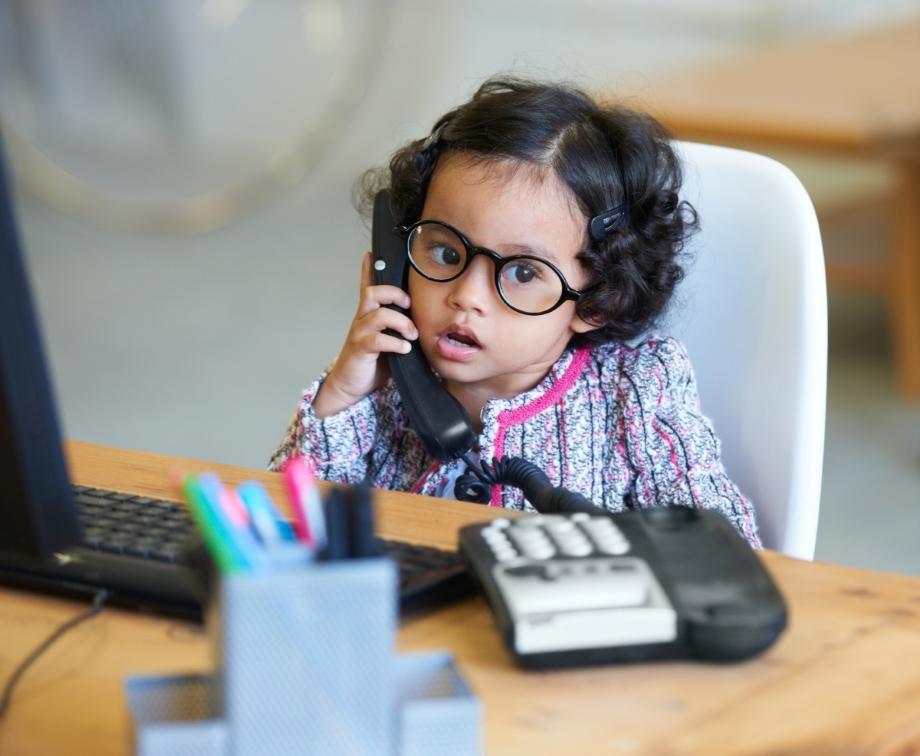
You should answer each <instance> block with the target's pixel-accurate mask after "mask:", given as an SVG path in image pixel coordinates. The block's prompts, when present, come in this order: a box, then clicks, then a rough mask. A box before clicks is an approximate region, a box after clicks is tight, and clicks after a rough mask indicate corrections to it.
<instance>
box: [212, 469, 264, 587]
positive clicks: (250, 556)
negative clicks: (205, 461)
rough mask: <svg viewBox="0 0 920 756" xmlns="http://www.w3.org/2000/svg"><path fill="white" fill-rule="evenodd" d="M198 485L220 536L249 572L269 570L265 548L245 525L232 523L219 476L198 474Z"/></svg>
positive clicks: (224, 490) (258, 572)
mask: <svg viewBox="0 0 920 756" xmlns="http://www.w3.org/2000/svg"><path fill="white" fill-rule="evenodd" d="M198 486H199V488H200V490H201V492H202V493H203V494H204V497H205V499H206V501H207V504H208V507H209V508H210V509H211V510H212V511H213V514H214V520H215V521H216V523H217V526H218V530H219V532H220V534H221V537H222V538H223V539H224V540H225V541H227V542H229V543H230V544H232V547H233V549H234V550H235V551H236V553H237V554H239V555H240V556H241V558H242V561H243V563H244V564H245V565H246V568H247V569H248V571H249V572H253V573H257V574H261V573H265V572H268V571H269V570H271V568H272V565H271V562H269V560H268V556H267V555H266V553H265V549H264V548H263V547H262V545H261V544H260V543H259V542H258V541H257V540H256V538H255V536H254V535H253V534H252V531H250V529H249V528H248V527H247V526H245V525H244V526H242V527H241V526H239V525H236V524H234V521H233V515H232V513H230V512H228V511H227V509H226V496H225V494H226V489H225V488H224V484H223V483H222V482H221V480H220V478H219V477H218V476H217V475H215V474H214V473H203V474H201V475H199V476H198Z"/></svg>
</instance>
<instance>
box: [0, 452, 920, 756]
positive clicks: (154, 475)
mask: <svg viewBox="0 0 920 756" xmlns="http://www.w3.org/2000/svg"><path fill="white" fill-rule="evenodd" d="M68 457H69V461H70V467H71V473H72V476H73V479H74V481H75V482H77V483H82V484H85V485H95V486H103V487H108V488H113V489H117V490H123V491H128V492H133V493H138V494H144V495H149V496H160V497H164V498H165V497H171V494H170V489H169V486H168V484H167V483H166V481H167V480H168V475H169V471H170V470H172V469H183V470H202V469H211V470H215V471H217V472H218V473H219V474H221V475H222V476H223V477H224V478H225V479H226V480H228V481H230V482H238V481H241V480H244V479H249V478H258V479H260V480H262V481H264V482H265V483H266V484H267V486H268V488H269V489H270V491H271V492H272V493H273V495H276V496H277V499H278V500H279V501H283V495H282V490H281V487H280V485H279V480H278V478H277V476H275V475H271V474H269V473H265V472H260V471H253V470H246V469H241V468H235V467H228V466H225V465H218V464H209V463H202V462H194V461H191V460H182V459H177V458H170V457H164V456H161V455H154V454H144V453H140V452H131V451H124V450H119V449H111V448H107V447H100V446H93V445H89V444H81V443H70V444H69V445H68ZM377 510H378V526H379V527H378V530H379V531H380V533H381V534H382V535H383V536H385V537H388V538H399V539H404V540H410V541H415V542H419V543H427V544H431V545H434V546H441V547H453V546H454V545H455V535H456V531H457V528H458V527H459V526H460V525H462V524H465V523H468V522H475V521H478V520H481V519H483V518H485V517H489V516H494V515H496V514H498V512H494V511H490V510H489V509H487V508H483V507H480V506H476V505H472V504H463V503H460V502H448V501H441V500H433V499H425V498H422V497H418V496H412V495H408V494H398V493H392V492H381V493H380V495H379V498H378V505H377ZM763 558H764V561H765V563H766V564H767V566H768V567H769V569H770V571H771V572H772V573H773V575H774V576H775V578H776V580H777V581H778V583H779V585H780V586H781V588H782V591H783V593H784V594H785V596H786V599H787V601H788V603H789V607H790V625H789V628H788V630H787V631H786V633H785V634H784V635H783V636H782V638H781V639H780V641H779V642H778V643H777V644H776V645H775V646H774V647H773V648H771V649H770V650H769V651H768V652H767V653H765V654H764V655H762V656H761V657H759V658H757V659H755V660H753V661H749V662H746V663H743V664H734V665H726V666H718V665H706V664H691V663H659V664H644V665H633V666H620V667H615V666H609V667H597V668H591V669H579V670H569V671H561V672H540V673H534V672H522V671H520V670H518V669H517V668H515V667H514V665H513V664H512V662H511V660H510V659H509V657H508V655H507V654H506V653H505V651H504V648H503V646H502V642H501V640H500V639H499V637H498V634H497V633H496V630H495V627H494V625H493V623H492V619H491V615H490V614H489V611H488V609H487V607H486V605H485V603H484V602H483V601H482V600H481V599H479V598H473V599H468V600H465V601H462V602H460V603H457V604H455V605H453V606H452V607H450V608H447V609H443V610H441V611H438V612H436V613H433V614H429V615H427V616H424V617H420V618H417V619H414V620H411V621H409V622H405V623H403V624H402V626H401V628H400V632H399V638H398V645H399V648H400V650H403V651H420V650H433V649H442V648H443V649H449V650H450V651H452V652H453V653H454V655H455V656H456V658H457V660H458V662H459V665H460V667H461V668H462V670H463V673H464V675H465V676H466V677H467V679H468V680H469V682H470V683H471V685H472V687H473V689H474V690H475V691H476V693H477V694H478V695H479V697H480V698H481V700H482V702H483V704H484V712H485V723H484V724H485V727H484V745H485V752H486V753H489V754H513V753H520V754H536V753H560V754H562V753H566V754H568V753H575V754H582V753H584V754H599V753H630V754H632V753H643V754H644V753H656V754H662V753H667V754H691V753H692V754H745V753H747V754H750V753H801V754H820V753H835V754H869V753H872V754H892V755H893V754H904V753H913V752H918V751H920V664H918V661H917V660H918V659H920V578H913V577H906V576H897V575H888V574H883V573H876V572H866V571H863V570H856V569H850V568H846V567H839V566H834V565H829V564H819V563H812V562H803V561H799V560H796V559H791V558H788V557H784V556H782V555H780V554H776V553H771V552H764V553H763ZM84 607H85V603H84V604H80V603H77V602H74V601H68V600H63V599H54V598H48V597H43V596H37V595H30V594H27V593H21V592H17V591H13V590H9V589H0V637H2V638H3V643H2V644H0V680H4V681H5V680H6V678H7V677H8V675H9V674H10V672H11V671H12V669H13V668H14V666H15V665H16V664H17V663H18V662H19V661H20V660H21V659H22V658H24V657H25V656H26V655H27V654H28V653H29V652H30V651H31V650H32V649H33V648H34V646H35V645H36V643H37V642H38V641H39V640H40V639H42V638H44V637H45V636H46V635H47V634H48V633H49V632H50V631H51V630H52V629H54V628H55V627H57V626H58V625H60V624H61V623H62V622H64V621H65V620H66V619H69V618H70V617H72V616H74V615H75V614H76V613H77V612H78V611H81V610H82V609H83V608H84ZM208 665H209V646H208V641H207V637H206V635H205V634H204V631H203V630H202V629H201V628H199V627H196V626H194V625H191V624H187V623H183V622H178V621H172V620H168V619H163V618H160V617H153V616H144V615H140V614H134V613H130V612H127V611H121V610H118V609H115V608H106V609H104V611H103V613H102V614H101V615H100V616H99V617H97V618H94V619H92V620H90V621H88V622H87V623H85V624H82V625H80V626H79V627H77V628H75V629H74V630H73V631H71V632H70V633H68V634H67V635H65V636H64V637H63V638H62V639H61V640H59V641H58V642H57V643H56V644H55V645H54V646H53V647H52V648H51V649H50V650H49V651H47V652H46V653H45V655H44V656H42V657H41V659H40V660H39V661H38V662H37V663H36V665H35V666H34V667H33V668H32V669H30V671H29V672H28V673H27V675H26V676H25V677H24V678H23V679H22V681H21V683H20V686H19V688H18V689H17V691H16V694H15V695H14V697H13V701H12V706H11V708H10V710H9V712H8V713H7V716H6V718H5V720H4V721H2V722H0V753H2V754H11V755H15V756H36V755H37V754H42V755H43V756H44V755H46V754H63V753H70V754H94V755H95V756H108V755H111V756H114V755H115V754H125V753H128V752H129V745H130V743H129V722H128V715H127V710H126V705H125V701H124V693H123V689H122V680H123V678H124V677H125V676H126V675H129V674H137V673H143V674H169V673H178V672H187V671H201V670H206V669H208V668H209V667H208Z"/></svg>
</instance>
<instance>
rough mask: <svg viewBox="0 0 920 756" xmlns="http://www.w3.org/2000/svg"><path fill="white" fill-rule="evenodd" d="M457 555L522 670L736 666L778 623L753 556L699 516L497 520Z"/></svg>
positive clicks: (718, 521)
mask: <svg viewBox="0 0 920 756" xmlns="http://www.w3.org/2000/svg"><path fill="white" fill-rule="evenodd" d="M460 550H461V552H462V554H463V555H464V557H465V558H466V559H467V562H468V564H469V568H470V571H471V572H472V573H473V574H474V576H475V577H476V579H477V580H478V581H479V583H480V584H481V585H482V587H483V590H484V591H485V594H486V597H487V599H488V601H489V603H490V605H491V607H492V610H493V612H494V614H495V618H496V622H497V624H498V627H499V629H500V631H501V633H502V636H503V637H504V641H505V643H506V645H507V647H508V650H509V651H510V652H511V654H512V655H513V656H514V658H515V660H516V661H517V662H518V663H519V664H520V665H521V666H525V667H531V668H553V667H568V666H576V665H588V664H601V663H610V662H633V661H648V660H654V659H699V660H706V661H718V662H731V661H740V660H743V659H747V658H749V657H751V656H754V655H756V654H758V653H760V652H762V651H764V650H765V649H766V648H768V647H769V646H770V645H772V644H773V642H774V641H775V640H776V639H777V638H778V637H779V635H780V633H782V631H783V629H784V628H785V626H786V605H785V603H784V601H783V598H782V596H781V595H780V593H779V591H778V589H777V588H776V585H775V584H774V583H773V580H772V579H771V578H770V575H769V573H767V571H766V569H765V568H764V567H763V565H762V564H761V562H760V559H759V558H758V557H757V555H756V553H755V552H754V551H753V550H752V549H751V547H750V546H749V545H748V544H747V543H746V542H745V541H744V540H743V539H742V538H741V536H740V535H738V533H737V532H735V530H734V528H733V527H732V525H731V524H730V523H729V522H728V520H727V519H726V518H725V517H723V516H722V515H721V514H719V513H717V512H712V511H709V510H698V509H688V508H681V507H670V508H657V509H648V510H637V511H631V512H622V513H616V514H612V513H606V512H603V511H601V510H598V511H597V513H596V514H588V513H587V512H576V513H573V514H552V515H545V514H537V515H533V516H529V517H520V518H508V519H505V518H500V519H498V520H495V521H493V522H491V523H484V524H478V525H470V526H467V527H465V528H463V529H462V530H461V531H460Z"/></svg>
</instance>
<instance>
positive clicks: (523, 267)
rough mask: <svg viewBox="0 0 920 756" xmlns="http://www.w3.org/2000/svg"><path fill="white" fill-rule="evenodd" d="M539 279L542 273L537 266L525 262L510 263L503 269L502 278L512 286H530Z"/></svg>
mask: <svg viewBox="0 0 920 756" xmlns="http://www.w3.org/2000/svg"><path fill="white" fill-rule="evenodd" d="M539 277H540V271H539V270H538V269H537V268H536V266H534V265H531V264H530V263H526V262H524V261H523V260H522V261H519V262H513V263H510V264H508V265H506V266H505V267H504V268H503V269H502V278H504V279H505V280H506V281H508V283H512V284H517V285H521V284H529V283H530V282H531V281H533V280H534V279H537V278H539Z"/></svg>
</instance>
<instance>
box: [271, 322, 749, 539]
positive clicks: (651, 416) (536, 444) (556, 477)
mask: <svg viewBox="0 0 920 756" xmlns="http://www.w3.org/2000/svg"><path fill="white" fill-rule="evenodd" d="M324 377H325V374H324V376H322V377H321V378H320V379H319V380H317V381H316V382H314V383H313V385H311V386H310V387H309V388H308V389H307V390H306V391H305V392H304V394H303V397H302V399H301V401H300V404H299V405H298V407H297V412H296V413H295V416H294V419H293V420H292V421H291V423H290V426H289V427H288V429H287V432H286V433H285V436H284V438H283V439H282V441H281V444H280V446H279V447H278V449H277V450H276V451H275V453H274V454H273V455H272V458H271V461H270V463H269V467H270V468H271V469H275V470H277V469H279V468H280V466H281V465H282V464H283V462H284V461H285V460H286V459H287V458H288V457H292V456H305V457H307V458H309V459H310V460H311V461H312V463H313V464H314V466H315V468H316V471H317V476H318V477H320V478H322V479H325V480H332V481H339V482H345V483H353V482H358V481H361V480H364V479H365V477H366V478H367V480H368V482H369V483H370V484H371V485H373V486H375V487H377V488H387V489H394V490H399V491H411V492H413V493H419V494H424V495H428V496H441V495H444V496H447V497H448V498H452V496H453V493H452V491H451V490H450V487H451V485H450V484H452V481H453V480H454V479H455V478H456V476H457V474H458V472H459V471H460V470H461V469H463V468H465V467H466V464H465V463H464V462H463V461H462V460H452V461H449V462H440V461H438V460H435V459H433V458H431V457H429V456H428V455H427V454H426V453H425V452H424V450H423V449H422V447H421V444H420V443H419V440H418V437H417V436H416V435H415V433H414V432H413V431H412V430H411V429H409V428H408V425H407V419H406V415H405V411H404V410H403V407H402V403H401V401H400V398H399V393H398V392H397V391H396V388H395V386H394V384H393V382H392V381H389V382H387V383H386V384H385V385H384V386H382V387H381V388H380V389H378V390H377V391H375V392H373V393H371V394H370V395H368V396H367V397H365V398H364V399H361V400H360V401H358V402H356V403H355V404H354V405H352V406H351V407H348V408H346V409H344V410H342V411H340V412H338V413H337V414H335V415H331V416H329V417H326V418H324V419H322V420H320V419H317V417H316V415H315V414H314V412H313V407H312V405H313V398H314V397H315V396H316V393H317V391H319V387H320V385H321V384H322V380H323V378H324ZM481 419H482V424H483V427H482V432H481V433H480V435H479V453H480V457H481V458H482V459H492V458H493V457H495V458H497V457H501V456H503V455H507V456H512V457H523V458H524V459H527V460H529V461H530V462H533V463H534V464H536V465H537V466H538V467H540V468H541V469H542V470H543V471H544V472H545V473H546V475H547V476H548V477H549V479H550V481H551V482H552V483H553V485H558V486H564V487H565V488H568V489H570V490H572V491H577V492H579V493H581V494H583V495H585V496H587V497H588V498H589V499H591V500H592V501H593V502H595V503H596V504H600V505H602V506H603V507H605V508H606V509H609V510H611V511H621V510H623V509H625V508H626V505H625V504H624V497H625V496H626V495H627V494H629V496H630V497H631V506H633V507H651V506H686V507H704V508H707V509H717V510H719V511H720V512H722V514H724V515H725V516H726V517H728V519H729V520H730V521H731V522H732V524H733V525H734V526H735V528H737V530H738V531H739V532H740V533H741V535H742V536H743V537H744V538H745V539H746V540H747V541H748V543H750V544H751V545H752V546H754V547H759V546H760V545H761V544H760V538H759V536H758V534H757V526H756V523H755V520H754V509H753V507H752V505H751V503H750V502H749V501H748V500H747V498H745V496H744V495H743V494H742V493H741V492H740V491H739V490H738V488H737V487H736V486H735V485H734V483H732V481H731V480H730V479H729V478H728V475H727V474H726V472H725V469H724V468H723V465H722V462H721V459H720V445H719V441H718V439H717V438H716V436H715V434H714V432H713V429H712V424H711V423H710V421H709V420H708V419H707V418H706V417H705V416H704V415H703V414H702V413H701V411H700V402H699V396H698V393H697V388H696V380H695V378H694V375H693V370H692V368H691V366H690V360H689V358H688V356H687V353H686V351H685V349H684V347H683V346H682V345H681V344H680V343H679V342H678V341H675V340H674V339H671V338H662V337H658V336H654V335H652V336H647V337H646V338H645V339H644V340H643V341H641V342H640V343H638V344H636V345H632V346H628V345H626V344H623V343H608V344H601V345H596V346H592V347H584V348H580V349H574V350H573V349H569V350H566V351H565V352H563V354H562V356H561V357H560V358H559V360H558V361H557V362H556V364H555V365H554V366H553V367H552V368H551V369H550V371H549V373H548V374H547V375H546V376H545V377H544V379H543V380H542V381H541V382H540V383H539V384H538V385H537V386H535V387H534V388H532V389H530V390H529V391H526V392H524V393H523V394H520V395H518V396H516V397H514V398H511V399H494V400H491V401H489V402H487V403H486V405H485V407H484V408H483V411H482V416H481ZM491 505H492V506H494V507H506V508H509V509H528V510H529V509H531V507H530V504H529V503H527V502H525V501H524V497H523V495H522V494H521V492H520V491H518V490H516V489H513V488H511V487H505V488H501V487H499V486H495V487H494V488H493V489H492V497H491Z"/></svg>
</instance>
